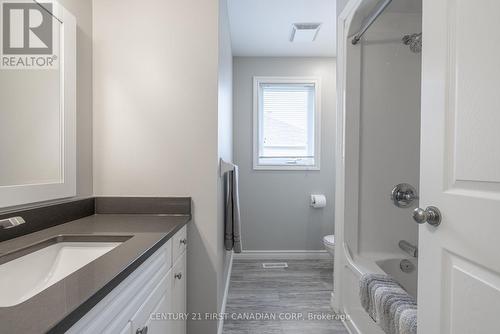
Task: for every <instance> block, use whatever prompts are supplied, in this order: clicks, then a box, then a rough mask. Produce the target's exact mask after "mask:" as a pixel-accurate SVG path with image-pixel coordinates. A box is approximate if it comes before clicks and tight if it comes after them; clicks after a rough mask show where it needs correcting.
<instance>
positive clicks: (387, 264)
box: [341, 244, 418, 334]
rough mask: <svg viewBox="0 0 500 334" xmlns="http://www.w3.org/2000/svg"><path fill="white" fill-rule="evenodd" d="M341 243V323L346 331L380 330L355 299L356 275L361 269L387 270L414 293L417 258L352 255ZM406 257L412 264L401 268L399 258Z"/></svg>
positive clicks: (376, 333) (376, 332)
mask: <svg viewBox="0 0 500 334" xmlns="http://www.w3.org/2000/svg"><path fill="white" fill-rule="evenodd" d="M343 246H344V254H345V260H346V261H345V263H344V268H343V271H342V280H343V284H342V286H343V289H342V292H341V293H342V300H343V310H342V311H343V313H344V314H346V316H347V319H348V320H347V321H346V323H345V325H346V326H347V327H348V329H349V331H350V333H359V334H383V332H382V330H381V329H380V327H379V326H378V325H377V324H376V323H375V322H374V321H373V320H372V319H371V318H370V317H369V316H368V314H367V313H366V312H365V310H364V309H363V307H362V306H361V303H360V301H359V279H360V277H361V275H363V274H365V273H379V274H387V275H390V276H392V277H393V278H395V279H396V280H397V281H398V283H399V284H401V286H402V287H403V288H404V289H405V290H406V291H407V292H408V293H409V294H410V295H412V296H414V297H415V298H416V297H417V279H418V266H417V265H418V263H417V262H418V261H417V259H416V258H413V257H410V256H408V255H407V254H406V253H403V252H401V253H365V254H359V255H356V256H353V255H352V253H351V252H350V250H349V248H348V247H347V245H345V244H344V245H343ZM402 260H407V261H409V263H410V264H411V266H413V270H412V271H411V272H408V273H406V272H404V271H403V270H402V269H401V267H400V264H401V261H402Z"/></svg>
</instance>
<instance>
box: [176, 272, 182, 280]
mask: <svg viewBox="0 0 500 334" xmlns="http://www.w3.org/2000/svg"><path fill="white" fill-rule="evenodd" d="M174 278H176V279H181V278H182V273H178V274H175V275H174Z"/></svg>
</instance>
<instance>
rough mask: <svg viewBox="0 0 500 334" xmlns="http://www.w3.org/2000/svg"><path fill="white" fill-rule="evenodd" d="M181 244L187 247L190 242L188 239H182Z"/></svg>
mask: <svg viewBox="0 0 500 334" xmlns="http://www.w3.org/2000/svg"><path fill="white" fill-rule="evenodd" d="M180 243H181V244H184V245H187V243H188V241H187V239H181V240H180Z"/></svg>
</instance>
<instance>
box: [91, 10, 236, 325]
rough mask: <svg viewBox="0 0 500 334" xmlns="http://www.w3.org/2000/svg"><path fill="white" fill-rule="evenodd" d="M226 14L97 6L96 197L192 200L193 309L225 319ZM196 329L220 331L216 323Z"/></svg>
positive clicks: (190, 275) (189, 299) (189, 263)
mask: <svg viewBox="0 0 500 334" xmlns="http://www.w3.org/2000/svg"><path fill="white" fill-rule="evenodd" d="M219 15H220V14H219V0H209V1H207V0H186V1H177V0H141V1H135V0H120V1H117V0H98V1H95V2H94V99H93V100H94V111H93V112H94V114H93V116H94V128H93V138H94V150H93V151H94V152H93V154H94V164H93V165H94V193H95V194H96V195H98V196H100V195H102V196H190V197H191V198H192V199H193V220H192V221H191V222H190V223H189V225H188V238H189V247H188V249H187V272H188V275H187V309H188V312H190V313H192V312H195V313H198V312H200V313H202V314H205V313H206V312H209V313H214V312H217V311H218V306H219V305H218V302H219V279H221V278H222V274H221V271H222V269H221V268H222V266H223V263H224V262H223V261H222V259H221V256H220V255H221V252H220V247H221V245H222V242H221V239H222V237H223V236H222V235H220V233H219V232H220V231H219V224H220V219H219V211H220V209H219V206H218V205H219V203H220V200H219V197H218V192H219V190H218V189H219V178H218V157H219V147H220V145H221V144H222V143H221V142H219V132H218V131H219V112H221V110H219V106H220V104H219V89H218V81H219V75H220V67H219V62H220V59H221V58H220V57H219V29H220V27H219ZM124 22H126V27H125V29H124ZM186 23H188V24H187V25H186ZM179 27H187V28H186V29H180V28H179ZM229 77H230V75H229ZM229 105H230V103H229ZM226 109H227V108H223V110H224V114H225V110H226ZM222 141H223V140H222ZM187 326H188V333H189V334H197V333H200V334H201V333H203V334H205V333H207V334H208V333H210V334H211V333H216V331H217V321H194V320H193V321H188V325H187Z"/></svg>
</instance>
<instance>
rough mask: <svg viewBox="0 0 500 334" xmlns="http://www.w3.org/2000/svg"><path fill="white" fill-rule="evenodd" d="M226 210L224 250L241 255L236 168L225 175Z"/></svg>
mask: <svg viewBox="0 0 500 334" xmlns="http://www.w3.org/2000/svg"><path fill="white" fill-rule="evenodd" d="M226 175H227V176H226V177H227V179H226V210H225V215H224V246H225V248H226V250H228V251H230V250H234V252H235V253H241V221H240V199H239V189H238V166H235V167H234V170H232V171H229V172H227V173H226Z"/></svg>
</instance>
